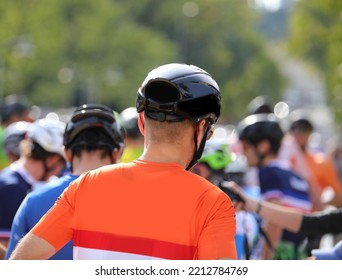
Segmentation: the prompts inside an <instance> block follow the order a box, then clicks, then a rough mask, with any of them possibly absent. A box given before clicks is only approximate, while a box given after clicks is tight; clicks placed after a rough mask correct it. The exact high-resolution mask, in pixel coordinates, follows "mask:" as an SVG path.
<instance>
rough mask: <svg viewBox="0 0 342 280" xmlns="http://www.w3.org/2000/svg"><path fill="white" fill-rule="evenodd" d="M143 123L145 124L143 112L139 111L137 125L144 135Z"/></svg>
mask: <svg viewBox="0 0 342 280" xmlns="http://www.w3.org/2000/svg"><path fill="white" fill-rule="evenodd" d="M144 124H145V117H144V113H143V112H140V113H139V118H138V126H139V130H140V132H141V134H142V135H144V136H145V134H144V133H145V129H144Z"/></svg>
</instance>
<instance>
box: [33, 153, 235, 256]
mask: <svg viewBox="0 0 342 280" xmlns="http://www.w3.org/2000/svg"><path fill="white" fill-rule="evenodd" d="M32 231H33V233H34V234H36V235H38V236H40V237H41V238H43V239H45V240H46V241H48V242H49V243H50V244H51V245H53V246H54V247H55V248H56V250H58V249H59V248H61V247H62V246H63V245H64V244H65V243H66V242H68V241H69V240H71V239H73V240H74V258H75V259H154V258H156V259H217V258H231V259H237V254H236V247H235V231H236V223H235V212H234V207H233V205H232V203H231V201H230V199H229V198H228V196H227V195H226V194H224V193H223V192H222V191H221V190H220V189H219V188H217V187H216V186H214V185H212V184H211V183H209V182H208V181H207V180H205V179H204V178H202V177H200V176H198V175H195V174H193V173H191V172H188V171H185V170H184V169H183V168H182V167H181V166H180V165H178V164H176V163H152V162H147V161H143V160H136V161H134V162H132V163H121V164H115V165H110V166H105V167H102V168H100V169H97V170H93V171H90V172H87V173H85V174H84V175H83V176H81V177H79V179H77V180H76V181H74V182H73V183H71V184H70V186H69V187H68V188H67V189H66V190H65V191H64V193H63V194H62V196H61V197H60V198H59V199H58V200H57V202H56V203H55V205H54V206H53V208H52V209H51V210H50V211H49V212H48V213H47V214H46V215H45V216H44V217H43V219H42V220H41V221H40V222H39V223H38V224H37V225H36V226H35V227H34V228H33V230H32Z"/></svg>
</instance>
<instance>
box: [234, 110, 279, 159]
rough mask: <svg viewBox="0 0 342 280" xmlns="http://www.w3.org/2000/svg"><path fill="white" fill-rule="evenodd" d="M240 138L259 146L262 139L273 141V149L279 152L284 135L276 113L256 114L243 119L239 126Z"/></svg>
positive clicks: (275, 152) (274, 151)
mask: <svg viewBox="0 0 342 280" xmlns="http://www.w3.org/2000/svg"><path fill="white" fill-rule="evenodd" d="M237 131H238V134H239V139H240V140H241V141H246V142H248V143H250V144H251V145H253V146H257V145H258V144H259V143H260V142H261V141H262V140H265V139H266V140H268V141H269V142H270V143H271V150H272V152H273V153H274V154H277V153H278V151H279V148H280V145H281V141H282V139H283V137H284V132H283V131H282V129H281V127H280V125H279V123H278V121H277V118H276V116H275V115H274V114H255V115H250V116H248V117H246V118H245V119H243V120H242V121H241V122H240V123H239V124H238V126H237Z"/></svg>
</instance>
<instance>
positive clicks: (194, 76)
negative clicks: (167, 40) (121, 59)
mask: <svg viewBox="0 0 342 280" xmlns="http://www.w3.org/2000/svg"><path fill="white" fill-rule="evenodd" d="M136 107H137V111H138V113H140V112H144V113H145V116H146V117H147V118H150V119H153V120H155V121H158V122H160V123H163V122H182V121H184V120H189V121H191V122H194V123H196V124H197V123H199V122H200V121H201V120H205V124H206V125H205V129H206V131H205V135H203V137H202V140H201V143H200V145H199V146H198V147H197V143H196V141H194V143H195V151H194V154H193V158H192V160H191V162H190V163H189V164H188V166H187V167H186V169H187V170H189V169H190V168H191V167H192V166H193V165H194V164H195V163H196V162H197V160H198V159H199V158H200V157H201V155H202V151H203V148H204V144H205V141H206V136H207V135H206V134H208V133H209V132H210V130H211V126H212V125H213V124H214V123H216V121H217V120H218V118H219V116H220V111H221V94H220V89H219V87H218V85H217V83H216V81H215V80H214V79H213V78H212V77H211V75H210V74H209V73H207V72H206V71H204V70H203V69H201V68H199V67H197V66H194V65H187V64H180V63H170V64H166V65H162V66H160V67H158V68H155V69H153V70H152V71H151V72H150V73H149V74H148V75H147V77H146V78H145V80H144V82H143V83H142V85H141V87H140V88H139V90H138V94H137V100H136ZM195 136H196V135H195ZM195 136H193V139H195V138H196V137H195Z"/></svg>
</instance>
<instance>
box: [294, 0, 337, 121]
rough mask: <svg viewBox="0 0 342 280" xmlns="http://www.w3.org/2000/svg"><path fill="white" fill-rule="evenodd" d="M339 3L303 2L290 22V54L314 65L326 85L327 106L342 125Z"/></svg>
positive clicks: (309, 0)
mask: <svg viewBox="0 0 342 280" xmlns="http://www.w3.org/2000/svg"><path fill="white" fill-rule="evenodd" d="M341 11H342V1H339V0H325V1H320V0H302V1H299V2H298V3H297V6H296V9H295V12H294V14H293V17H292V20H291V29H290V30H291V36H290V38H291V41H290V47H291V48H290V49H291V51H292V52H293V53H294V54H296V55H298V56H302V57H304V58H307V59H308V60H309V61H311V62H313V63H314V64H315V65H316V67H317V68H318V69H319V70H320V71H321V73H322V75H323V77H324V78H325V81H326V88H327V92H328V102H329V103H330V105H332V106H333V108H334V109H335V111H336V120H337V121H338V122H339V123H342V106H341V105H342V52H341V49H342V16H341Z"/></svg>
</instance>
